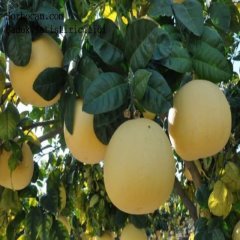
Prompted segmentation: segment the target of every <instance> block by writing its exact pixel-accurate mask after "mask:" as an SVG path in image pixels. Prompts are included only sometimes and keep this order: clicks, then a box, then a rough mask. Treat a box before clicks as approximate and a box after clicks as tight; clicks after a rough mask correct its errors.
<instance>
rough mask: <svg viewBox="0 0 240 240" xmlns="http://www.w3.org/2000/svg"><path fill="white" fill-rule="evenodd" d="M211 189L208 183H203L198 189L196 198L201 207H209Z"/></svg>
mask: <svg viewBox="0 0 240 240" xmlns="http://www.w3.org/2000/svg"><path fill="white" fill-rule="evenodd" d="M209 195H210V191H209V189H208V187H207V186H206V185H204V184H203V185H201V186H200V187H199V188H198V189H197V191H196V194H195V196H196V199H197V202H198V203H199V205H200V206H201V207H204V208H208V198H209Z"/></svg>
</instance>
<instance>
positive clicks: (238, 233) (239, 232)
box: [232, 221, 240, 240]
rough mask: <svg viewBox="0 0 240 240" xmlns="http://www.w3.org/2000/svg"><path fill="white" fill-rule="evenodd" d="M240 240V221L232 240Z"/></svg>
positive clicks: (234, 230)
mask: <svg viewBox="0 0 240 240" xmlns="http://www.w3.org/2000/svg"><path fill="white" fill-rule="evenodd" d="M239 239H240V221H239V222H237V224H236V225H235V227H234V229H233V233H232V240H239Z"/></svg>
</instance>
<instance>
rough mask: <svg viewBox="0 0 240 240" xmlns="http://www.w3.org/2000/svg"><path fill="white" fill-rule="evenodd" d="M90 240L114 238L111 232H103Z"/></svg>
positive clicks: (111, 239)
mask: <svg viewBox="0 0 240 240" xmlns="http://www.w3.org/2000/svg"><path fill="white" fill-rule="evenodd" d="M92 240H114V237H113V235H112V234H111V233H109V232H105V233H103V235H102V236H95V237H93V238H92Z"/></svg>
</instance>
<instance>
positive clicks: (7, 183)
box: [0, 143, 34, 190]
mask: <svg viewBox="0 0 240 240" xmlns="http://www.w3.org/2000/svg"><path fill="white" fill-rule="evenodd" d="M10 155H11V152H7V151H5V150H3V151H2V153H1V155H0V185H1V186H3V187H5V188H9V189H13V190H21V189H23V188H25V187H27V186H28V185H29V184H30V182H31V179H32V176H33V170H34V162H33V155H32V152H31V149H30V147H29V146H28V144H27V143H24V144H23V146H22V156H23V157H22V161H21V162H20V163H19V165H18V166H17V167H16V169H15V170H13V172H12V175H11V172H10V170H9V168H8V159H9V157H10Z"/></svg>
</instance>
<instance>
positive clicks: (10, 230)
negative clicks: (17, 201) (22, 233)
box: [6, 211, 25, 240]
mask: <svg viewBox="0 0 240 240" xmlns="http://www.w3.org/2000/svg"><path fill="white" fill-rule="evenodd" d="M24 218H25V211H20V212H18V213H17V215H16V216H15V218H14V219H13V220H12V221H11V222H10V223H9V224H8V226H7V232H6V235H7V239H8V240H15V239H17V237H16V235H17V232H18V230H19V228H20V227H21V222H23V220H24Z"/></svg>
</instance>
